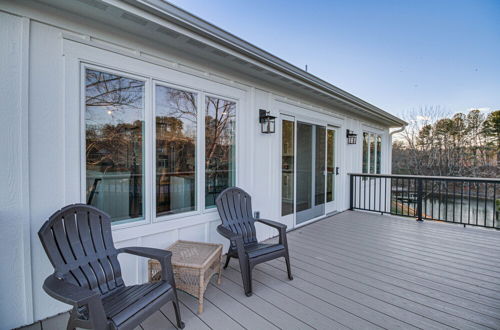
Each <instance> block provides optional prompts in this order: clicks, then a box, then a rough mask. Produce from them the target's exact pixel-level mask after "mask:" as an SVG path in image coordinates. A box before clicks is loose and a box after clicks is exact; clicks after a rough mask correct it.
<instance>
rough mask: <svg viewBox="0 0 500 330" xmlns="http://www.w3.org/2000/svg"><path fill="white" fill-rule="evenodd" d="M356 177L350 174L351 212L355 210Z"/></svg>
mask: <svg viewBox="0 0 500 330" xmlns="http://www.w3.org/2000/svg"><path fill="white" fill-rule="evenodd" d="M353 188H354V175H352V174H349V210H351V211H352V210H354V189H353Z"/></svg>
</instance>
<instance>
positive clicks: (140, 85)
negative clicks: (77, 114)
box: [85, 69, 144, 220]
mask: <svg viewBox="0 0 500 330" xmlns="http://www.w3.org/2000/svg"><path fill="white" fill-rule="evenodd" d="M85 107H86V108H85V122H86V150H85V153H86V171H87V201H88V203H89V204H91V205H95V206H97V207H99V208H101V209H103V210H104V211H106V212H108V213H109V214H110V215H111V217H112V218H113V220H121V219H126V218H138V217H141V216H142V215H143V210H142V208H143V205H142V177H143V129H144V124H143V109H144V82H142V81H139V80H134V79H130V78H125V77H120V76H117V75H114V74H109V73H104V72H99V71H95V70H90V69H87V70H86V75H85Z"/></svg>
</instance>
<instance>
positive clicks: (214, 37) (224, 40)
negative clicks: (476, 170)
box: [123, 0, 407, 127]
mask: <svg viewBox="0 0 500 330" xmlns="http://www.w3.org/2000/svg"><path fill="white" fill-rule="evenodd" d="M123 1H124V2H126V3H128V4H130V5H133V6H134V7H138V8H140V9H142V10H145V11H146V12H148V13H150V14H153V15H156V16H159V17H161V18H163V19H166V20H167V21H169V22H171V23H174V24H176V25H179V26H181V27H183V28H185V29H187V30H190V31H191V32H194V33H196V34H198V35H201V36H203V37H205V38H208V39H209V40H211V41H213V42H215V43H217V44H220V45H222V46H224V47H227V48H229V49H231V50H233V51H236V52H238V53H239V54H242V55H244V56H246V57H249V58H251V59H253V60H256V61H257V62H259V63H262V64H264V65H266V66H268V67H271V68H273V69H275V70H277V71H279V72H281V73H283V74H285V75H288V76H290V77H293V78H294V79H296V80H299V81H301V82H302V83H305V84H307V85H310V86H313V87H315V88H317V89H319V90H321V91H323V92H325V93H327V94H330V95H332V96H334V97H335V98H340V99H342V100H344V101H347V102H348V103H350V104H353V105H354V106H356V107H357V108H360V109H362V110H364V111H366V112H368V113H369V114H372V115H375V116H377V117H379V118H381V119H384V120H386V121H388V122H387V123H388V124H390V125H388V126H391V127H400V126H404V125H407V123H406V122H405V121H404V120H402V119H400V118H398V117H396V116H394V115H392V114H390V113H388V112H386V111H384V110H382V109H380V108H378V107H376V106H374V105H372V104H370V103H368V102H365V101H363V100H361V99H360V98H358V97H356V96H354V95H352V94H350V93H348V92H346V91H344V90H342V89H340V88H338V87H336V86H334V85H332V84H330V83H328V82H326V81H324V80H322V79H320V78H318V77H316V76H314V75H312V74H310V73H308V72H306V71H304V70H302V69H300V68H298V67H296V66H294V65H292V64H290V63H288V62H286V61H284V60H282V59H280V58H278V57H276V56H274V55H272V54H270V53H268V52H266V51H265V50H262V49H260V48H259V47H256V46H254V45H252V44H250V43H248V42H246V41H244V40H243V39H241V38H238V37H237V36H235V35H233V34H231V33H229V32H227V31H225V30H223V29H221V28H219V27H217V26H215V25H213V24H211V23H209V22H207V21H205V20H203V19H201V18H199V17H197V16H195V15H193V14H191V13H189V12H187V11H185V10H183V9H181V8H179V7H176V6H174V5H172V4H170V3H168V2H165V1H162V0H123Z"/></svg>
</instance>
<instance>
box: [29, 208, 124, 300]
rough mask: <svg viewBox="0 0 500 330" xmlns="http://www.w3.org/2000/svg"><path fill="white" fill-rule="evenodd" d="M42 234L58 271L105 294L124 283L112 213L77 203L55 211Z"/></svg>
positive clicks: (44, 245)
mask: <svg viewBox="0 0 500 330" xmlns="http://www.w3.org/2000/svg"><path fill="white" fill-rule="evenodd" d="M38 236H39V237H40V240H41V242H42V245H43V248H44V249H45V252H46V253H47V256H48V257H49V259H50V262H51V263H52V266H54V269H55V275H56V276H57V277H58V278H61V279H64V280H66V281H68V282H70V283H72V284H74V285H78V286H81V287H85V288H88V289H91V290H93V291H96V292H100V293H101V294H106V293H109V292H110V291H113V290H114V289H116V288H118V287H121V286H123V285H124V283H123V279H122V276H121V269H120V264H119V263H118V258H117V251H116V249H115V247H114V244H113V237H112V235H111V220H110V217H109V215H107V214H106V213H104V212H102V211H100V210H99V209H97V208H95V207H92V206H89V205H85V204H73V205H68V206H66V207H65V208H63V209H61V210H59V211H57V212H55V213H54V214H53V215H52V216H51V217H50V218H49V220H47V221H46V222H45V223H44V225H43V226H42V228H41V229H40V231H39V232H38Z"/></svg>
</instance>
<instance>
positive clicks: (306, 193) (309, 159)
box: [281, 115, 338, 226]
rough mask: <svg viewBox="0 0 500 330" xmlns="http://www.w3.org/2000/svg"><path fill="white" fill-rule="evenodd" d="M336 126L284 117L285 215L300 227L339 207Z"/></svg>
mask: <svg viewBox="0 0 500 330" xmlns="http://www.w3.org/2000/svg"><path fill="white" fill-rule="evenodd" d="M335 144H336V129H335V128H332V127H326V126H323V125H318V124H314V123H309V122H305V121H300V120H295V118H294V117H291V116H286V115H282V116H281V216H282V221H283V222H284V223H286V224H287V225H289V226H296V225H300V224H302V223H305V222H307V221H309V220H312V219H315V218H317V217H320V216H322V215H325V213H328V212H332V211H334V210H336V207H337V205H336V188H335V185H336V180H335V177H336V175H338V167H337V166H336V164H337V163H336V161H337V155H336V150H337V148H336V147H335Z"/></svg>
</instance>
